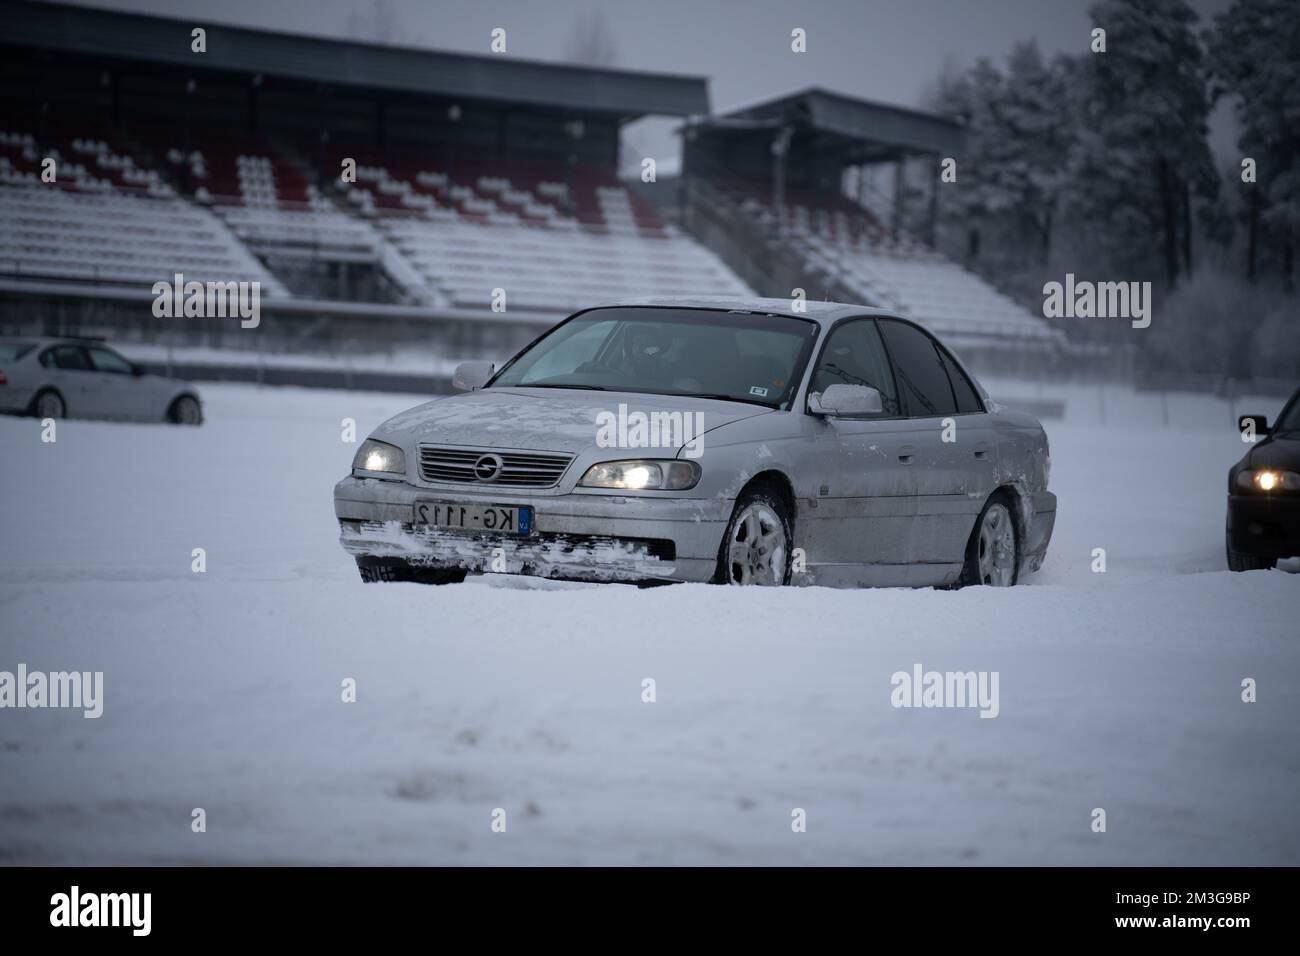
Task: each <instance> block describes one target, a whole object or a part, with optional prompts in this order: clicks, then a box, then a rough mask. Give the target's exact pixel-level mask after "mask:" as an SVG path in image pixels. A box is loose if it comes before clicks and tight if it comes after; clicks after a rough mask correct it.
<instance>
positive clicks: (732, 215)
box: [0, 0, 1057, 388]
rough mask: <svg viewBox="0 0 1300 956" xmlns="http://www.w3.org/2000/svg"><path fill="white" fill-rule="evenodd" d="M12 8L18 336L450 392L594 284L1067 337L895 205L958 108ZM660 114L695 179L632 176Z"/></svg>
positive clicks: (9, 220) (6, 126)
mask: <svg viewBox="0 0 1300 956" xmlns="http://www.w3.org/2000/svg"><path fill="white" fill-rule="evenodd" d="M0 15H2V16H3V17H4V20H5V23H6V30H5V33H4V35H3V36H2V37H0V334H3V333H14V332H19V333H33V332H42V333H47V334H83V335H103V336H108V337H110V338H112V339H114V340H115V341H116V342H118V343H119V344H122V345H123V346H127V345H134V352H135V355H136V356H137V357H139V358H141V360H144V361H146V362H148V361H151V360H157V362H158V363H161V362H162V361H163V359H164V357H165V360H166V363H167V365H168V367H169V368H170V369H171V370H174V371H178V372H180V373H185V374H191V375H194V376H196V377H249V376H250V375H251V374H252V373H251V372H249V371H248V369H247V366H248V362H247V361H240V360H239V357H238V356H236V355H235V353H239V352H245V353H247V352H254V353H256V355H257V363H258V369H257V372H256V374H257V376H258V379H259V380H274V378H273V377H265V378H264V376H265V369H264V366H266V365H267V364H268V363H270V364H275V363H276V362H279V363H281V364H283V363H286V362H289V363H294V362H296V363H298V364H302V363H303V362H304V361H306V360H307V358H308V357H310V358H311V360H312V361H314V362H316V363H317V364H318V365H320V366H321V367H329V366H330V365H331V363H344V364H345V365H346V366H347V368H348V369H349V373H348V375H347V376H346V377H345V379H344V380H345V381H346V382H348V383H355V382H356V381H358V379H357V378H356V377H355V376H353V375H352V374H351V370H352V369H354V368H355V367H358V366H360V367H370V368H376V367H383V368H388V369H395V368H396V369H405V371H409V372H411V373H412V374H413V375H414V376H415V377H414V378H412V377H411V376H410V375H405V376H398V378H400V379H401V382H400V384H401V387H412V386H417V387H421V388H425V387H428V386H429V380H430V378H431V377H432V378H436V379H439V380H441V379H444V378H445V376H446V372H447V370H448V369H449V368H450V367H451V366H452V365H454V362H455V361H456V360H458V359H459V358H463V357H489V358H503V357H505V356H507V355H509V354H510V353H512V352H513V351H514V350H515V349H516V348H518V347H519V346H520V345H522V344H523V343H525V342H526V341H528V340H529V339H531V338H532V337H533V336H534V335H536V334H537V332H538V331H539V330H540V329H542V328H544V327H546V326H548V325H550V324H552V323H554V322H555V321H556V320H557V319H558V318H559V317H560V316H562V315H563V314H565V313H567V312H571V311H573V310H575V309H577V308H580V307H583V306H586V305H590V304H594V303H598V302H604V301H609V300H614V299H624V298H629V297H635V296H640V295H655V296H664V295H693V294H700V295H709V296H725V295H745V294H750V293H751V292H759V293H763V294H769V295H774V296H779V297H788V296H789V295H790V294H791V289H793V288H796V287H800V288H804V289H806V290H807V293H808V295H809V296H810V297H815V298H816V297H822V296H826V297H830V298H842V299H846V300H856V301H862V302H865V303H868V304H876V305H882V306H887V307H891V308H897V309H900V310H902V311H904V312H906V313H910V314H913V315H916V316H917V317H919V318H921V319H923V320H926V321H928V322H929V323H931V324H932V325H933V326H934V327H935V328H936V329H938V330H939V331H941V332H943V333H945V334H946V335H949V336H953V340H954V342H955V343H956V344H958V345H959V346H961V347H963V352H964V354H969V351H970V349H971V348H974V350H975V351H976V353H977V355H976V358H977V359H979V358H982V357H983V355H984V353H985V352H986V351H987V352H988V353H989V354H990V355H994V356H996V357H998V358H999V360H1000V361H1001V362H1003V363H1005V362H1006V361H1008V359H1007V358H1006V355H1007V354H1011V353H1014V354H1015V355H1018V356H1020V358H1017V359H1014V360H1013V361H1020V362H1023V361H1026V359H1025V358H1024V356H1025V355H1031V356H1039V355H1040V354H1041V353H1042V352H1043V351H1046V350H1050V349H1052V348H1054V347H1055V346H1056V344H1057V338H1056V335H1055V333H1053V332H1051V331H1050V330H1049V329H1048V328H1047V327H1046V325H1045V324H1044V323H1043V322H1042V321H1041V320H1038V319H1035V318H1034V317H1032V316H1030V315H1029V314H1028V313H1025V312H1024V310H1022V309H1019V308H1018V307H1017V306H1015V304H1014V303H1012V302H1011V301H1010V300H1009V299H1007V298H1005V297H1004V296H1002V295H1000V294H999V293H998V292H997V291H996V290H994V289H993V288H991V287H990V286H988V284H987V283H985V282H983V281H982V280H980V279H979V278H978V277H976V276H975V275H973V274H971V273H969V272H966V271H965V270H963V269H962V268H960V267H959V266H957V265H956V264H954V263H952V262H950V261H948V260H946V259H944V258H943V257H942V256H940V255H938V254H937V253H936V252H935V251H934V250H933V249H932V248H931V246H930V245H929V243H928V242H927V238H928V237H927V236H926V235H925V233H926V232H927V230H925V229H922V230H921V235H920V236H919V237H918V236H915V235H913V233H912V232H911V231H909V230H907V229H904V228H903V225H902V220H901V218H900V217H899V216H898V215H897V213H898V210H897V209H895V210H894V215H892V216H891V214H890V213H889V211H888V210H884V211H882V209H881V208H880V206H879V203H876V204H875V205H874V206H873V202H872V200H873V199H874V198H878V197H875V196H874V194H873V193H871V191H870V190H868V189H867V188H866V186H865V185H864V184H865V183H866V182H867V179H866V177H865V176H864V175H861V174H860V173H861V170H863V169H865V168H866V167H867V166H868V165H872V164H876V165H878V164H880V163H882V162H883V163H888V162H902V161H904V160H905V159H908V158H915V157H917V156H939V155H947V154H948V152H949V151H951V150H953V149H955V144H957V143H959V141H960V136H961V128H960V127H959V126H957V125H955V124H954V123H952V122H950V121H948V120H946V119H943V118H941V117H935V116H931V115H928V114H923V113H916V112H913V111H907V110H899V109H895V108H892V107H882V106H878V105H875V104H870V103H866V102H865V101H859V100H853V99H849V98H847V97H841V96H836V95H832V94H827V93H823V92H820V91H809V92H806V93H802V94H798V95H795V96H791V97H786V98H783V99H781V100H776V101H772V102H768V103H764V104H760V105H757V106H753V107H748V108H745V109H740V110H735V111H732V112H730V113H728V114H726V115H723V116H716V117H714V116H710V115H709V113H710V111H709V100H708V90H707V85H706V81H705V80H704V79H703V78H700V77H689V76H680V75H670V74H657V73H644V72H631V71H622V70H609V69H596V68H590V67H582V66H574V65H566V64H552V63H539V62H530V61H524V60H519V59H514V58H510V57H506V56H494V55H490V54H487V55H482V56H470V55H464V54H456V53H444V52H436V51H427V50H417V49H411V48H403V47H391V46H379V45H375V44H368V43H357V42H350V41H342V40H334V39H322V38H314V37H307V36H300V35H289V34H279V33H271V32H266V31H260V30H251V29H245V28H238V27H231V26H222V25H216V24H205V23H202V22H190V21H188V20H179V19H170V18H166V17H157V16H145V15H139V14H128V13H121V12H116V11H109V10H103V9H92V8H83V7H76V6H71V5H64V4H55V3H36V2H30V0H0ZM195 27H202V28H203V29H204V30H205V49H204V51H203V52H196V51H195V50H193V49H192V43H193V37H192V32H191V31H193V30H194V29H195ZM648 115H658V116H668V117H677V118H679V119H684V120H685V126H684V127H683V128H684V131H685V142H684V150H683V159H684V167H683V182H682V183H681V186H682V187H683V188H681V189H678V188H677V186H676V185H674V184H672V183H669V182H664V183H662V184H661V186H659V187H652V188H650V189H647V188H646V187H645V185H644V184H641V183H626V182H624V181H622V180H620V179H619V177H618V175H617V169H618V159H619V147H620V134H621V131H622V128H623V127H624V126H625V125H626V124H627V123H629V122H632V121H634V120H637V119H639V118H641V117H644V116H648ZM51 160H52V161H53V167H52V168H53V171H54V179H53V181H52V182H51V181H47V170H48V169H49V168H50V165H51V164H50V161H51ZM349 171H354V173H355V175H354V176H353V175H345V173H349ZM855 172H856V173H859V175H858V176H857V178H856V179H854V178H853V176H854V174H855ZM850 182H855V183H857V184H858V189H857V190H856V192H854V191H853V190H850V189H847V188H846V184H847V183H850ZM901 196H902V193H901V191H900V192H899V197H898V198H899V199H900V201H901ZM177 273H180V274H182V275H183V276H184V278H185V280H186V281H191V280H194V281H199V282H209V281H212V282H222V283H226V282H257V283H259V285H260V290H261V296H262V299H261V313H262V319H261V324H260V327H259V332H258V334H257V335H255V336H254V335H247V334H241V330H240V328H239V325H238V323H231V322H229V321H226V320H224V319H219V318H198V317H195V318H187V319H186V320H185V321H183V322H178V321H176V320H174V319H170V318H159V317H156V316H154V315H153V312H152V308H151V306H152V303H153V299H154V296H153V293H152V292H151V289H152V287H153V285H154V283H156V282H158V281H171V280H172V278H173V276H174V275H175V274H177ZM497 290H503V291H504V296H505V298H504V306H505V308H504V311H502V310H501V309H500V308H499V307H500V306H501V305H502V304H503V303H502V301H501V298H500V295H499V294H498V292H497ZM494 306H497V308H494ZM128 351H132V349H128ZM245 358H246V356H245ZM405 359H409V361H408V362H407V363H406V365H403V361H404V360H405ZM1031 360H1036V359H1031ZM979 364H987V363H984V362H980V363H979ZM232 369H233V371H232ZM328 381H329V380H328V379H320V380H318V382H328ZM369 381H370V382H371V384H376V380H375V379H374V378H373V377H372V378H371V379H369ZM439 387H440V386H439Z"/></svg>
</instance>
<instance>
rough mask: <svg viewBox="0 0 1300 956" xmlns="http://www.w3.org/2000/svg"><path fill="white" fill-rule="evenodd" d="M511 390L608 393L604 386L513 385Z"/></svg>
mask: <svg viewBox="0 0 1300 956" xmlns="http://www.w3.org/2000/svg"><path fill="white" fill-rule="evenodd" d="M510 388H581V389H584V390H586V391H588V392H608V391H609V389H607V388H606V387H605V386H604V385H511V386H510Z"/></svg>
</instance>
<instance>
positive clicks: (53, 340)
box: [0, 335, 111, 348]
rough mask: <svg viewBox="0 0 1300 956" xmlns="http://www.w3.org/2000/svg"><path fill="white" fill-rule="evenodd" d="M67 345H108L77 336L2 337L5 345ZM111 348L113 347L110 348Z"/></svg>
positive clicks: (0, 336) (94, 339)
mask: <svg viewBox="0 0 1300 956" xmlns="http://www.w3.org/2000/svg"><path fill="white" fill-rule="evenodd" d="M60 343H66V344H69V345H91V344H94V345H108V343H107V342H105V341H104V340H103V339H99V338H91V337H88V336H77V335H62V336H61V335H0V344H3V345H35V346H40V347H44V346H46V345H56V344H60ZM110 348H111V346H110Z"/></svg>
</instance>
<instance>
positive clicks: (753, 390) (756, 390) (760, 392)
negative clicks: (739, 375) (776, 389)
mask: <svg viewBox="0 0 1300 956" xmlns="http://www.w3.org/2000/svg"><path fill="white" fill-rule="evenodd" d="M749 394H750V395H757V396H758V397H759V398H767V389H765V388H760V387H759V386H757V385H751V386H749Z"/></svg>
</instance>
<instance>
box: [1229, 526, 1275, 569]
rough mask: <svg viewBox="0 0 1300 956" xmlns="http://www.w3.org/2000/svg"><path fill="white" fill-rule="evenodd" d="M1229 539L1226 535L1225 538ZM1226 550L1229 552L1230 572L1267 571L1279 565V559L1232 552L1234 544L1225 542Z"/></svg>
mask: <svg viewBox="0 0 1300 956" xmlns="http://www.w3.org/2000/svg"><path fill="white" fill-rule="evenodd" d="M1224 537H1225V538H1226V537H1227V536H1226V535H1225V536H1224ZM1225 550H1226V551H1227V552H1228V570H1229V571H1237V572H1241V571H1267V570H1269V569H1270V568H1272V567H1273V565H1275V564H1277V558H1270V557H1261V556H1259V555H1257V554H1243V553H1242V552H1240V551H1233V550H1232V542H1231V541H1226V542H1225Z"/></svg>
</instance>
